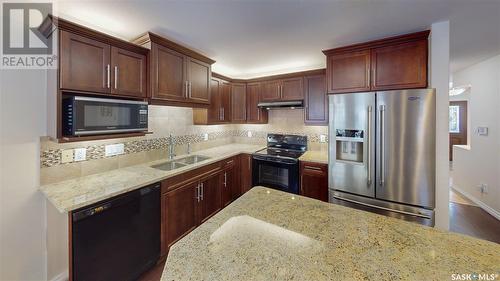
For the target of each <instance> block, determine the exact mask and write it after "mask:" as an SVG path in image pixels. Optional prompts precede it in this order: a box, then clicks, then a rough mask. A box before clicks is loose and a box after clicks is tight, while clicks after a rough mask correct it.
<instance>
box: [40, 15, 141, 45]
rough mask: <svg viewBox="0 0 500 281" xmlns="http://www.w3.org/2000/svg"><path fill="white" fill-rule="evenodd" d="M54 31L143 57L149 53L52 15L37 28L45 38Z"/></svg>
mask: <svg viewBox="0 0 500 281" xmlns="http://www.w3.org/2000/svg"><path fill="white" fill-rule="evenodd" d="M56 29H59V30H64V31H69V32H71V33H74V34H77V35H81V36H85V37H90V38H92V39H94V40H97V41H101V42H103V43H106V44H109V45H113V46H116V47H120V48H123V49H127V50H130V51H133V52H137V53H140V54H144V55H146V54H147V53H148V52H149V49H147V48H144V47H142V46H139V45H137V44H134V43H132V42H129V41H126V40H123V39H120V38H116V37H114V36H111V35H108V34H105V33H103V32H100V31H97V30H94V29H90V28H88V27H86V26H83V25H80V24H77V23H74V22H71V21H68V20H65V19H62V18H59V17H56V16H54V15H49V16H48V17H46V18H45V19H44V21H43V22H42V24H41V25H40V27H39V28H38V30H40V32H41V33H42V34H43V35H44V36H45V37H49V36H51V35H52V33H53V32H54V31H55V30H56Z"/></svg>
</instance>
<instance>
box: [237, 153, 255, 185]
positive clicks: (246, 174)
mask: <svg viewBox="0 0 500 281" xmlns="http://www.w3.org/2000/svg"><path fill="white" fill-rule="evenodd" d="M239 173H240V182H241V193H242V194H243V193H245V192H247V191H249V190H250V189H251V188H252V155H250V154H241V155H240V169H239Z"/></svg>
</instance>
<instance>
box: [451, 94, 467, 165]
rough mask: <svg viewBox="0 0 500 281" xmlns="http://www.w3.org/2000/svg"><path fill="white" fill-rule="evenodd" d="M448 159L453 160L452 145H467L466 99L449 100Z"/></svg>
mask: <svg viewBox="0 0 500 281" xmlns="http://www.w3.org/2000/svg"><path fill="white" fill-rule="evenodd" d="M449 110H450V114H449V116H450V117H449V118H450V125H449V128H450V129H449V130H450V131H449V133H450V161H453V146H454V145H467V101H450V107H449Z"/></svg>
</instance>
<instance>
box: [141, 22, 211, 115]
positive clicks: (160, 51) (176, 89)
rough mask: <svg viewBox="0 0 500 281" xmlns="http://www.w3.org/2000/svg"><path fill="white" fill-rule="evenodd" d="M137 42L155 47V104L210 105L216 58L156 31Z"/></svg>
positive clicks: (152, 73) (152, 62)
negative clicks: (171, 39) (213, 65)
mask: <svg viewBox="0 0 500 281" xmlns="http://www.w3.org/2000/svg"><path fill="white" fill-rule="evenodd" d="M134 42H135V43H136V44H139V45H141V46H146V47H149V48H150V49H151V53H150V56H149V58H150V61H149V64H150V67H149V69H150V87H151V91H150V94H149V98H150V101H151V103H152V104H159V105H172V106H185V107H203V108H207V106H208V104H209V103H210V88H211V80H210V78H211V76H212V72H211V65H212V64H213V63H214V62H215V61H214V60H212V59H210V58H208V57H206V56H204V55H202V54H200V53H197V52H195V51H193V50H190V49H188V48H186V47H184V46H181V45H179V44H177V43H175V42H173V41H170V40H168V39H166V38H164V37H161V36H159V35H156V34H154V33H152V32H147V33H145V34H144V35H142V36H140V37H139V38H137V39H135V40H134Z"/></svg>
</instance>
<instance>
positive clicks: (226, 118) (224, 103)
mask: <svg viewBox="0 0 500 281" xmlns="http://www.w3.org/2000/svg"><path fill="white" fill-rule="evenodd" d="M231 98H232V97H231V83H229V82H227V81H222V91H221V94H220V111H221V112H220V113H221V119H220V121H221V122H222V123H229V122H231V107H232V104H231Z"/></svg>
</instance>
